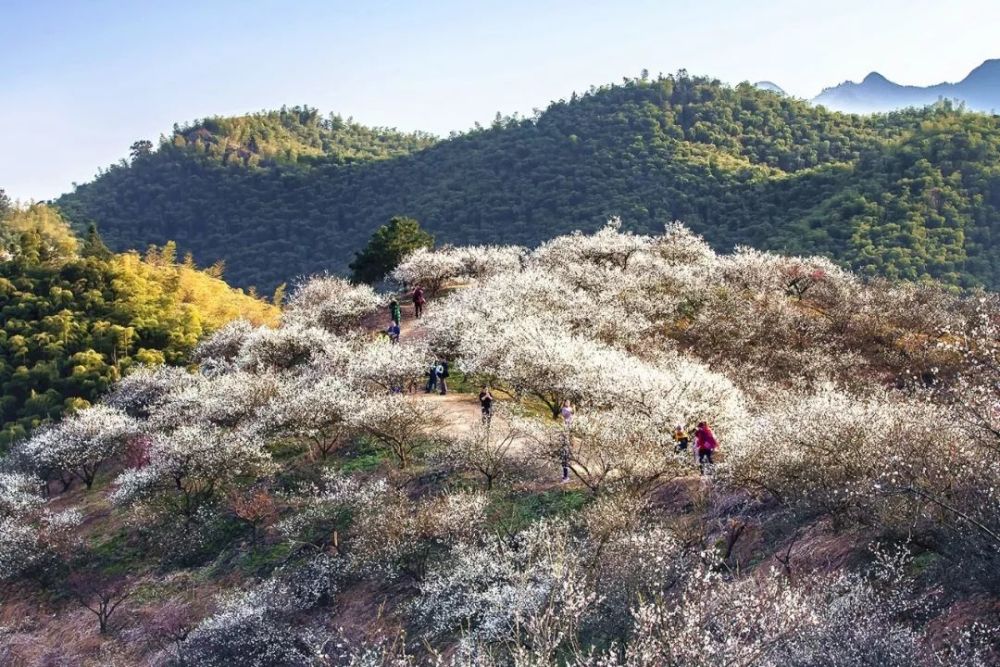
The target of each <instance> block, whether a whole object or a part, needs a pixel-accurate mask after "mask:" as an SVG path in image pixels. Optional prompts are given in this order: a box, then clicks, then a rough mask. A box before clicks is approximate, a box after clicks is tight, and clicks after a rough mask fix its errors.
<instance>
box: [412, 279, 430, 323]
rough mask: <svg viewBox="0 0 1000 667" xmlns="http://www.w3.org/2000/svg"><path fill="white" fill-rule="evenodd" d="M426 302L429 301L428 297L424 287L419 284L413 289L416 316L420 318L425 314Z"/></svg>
mask: <svg viewBox="0 0 1000 667" xmlns="http://www.w3.org/2000/svg"><path fill="white" fill-rule="evenodd" d="M425 303H427V297H425V296H424V288H423V287H421V286H420V285H417V288H416V289H414V290H413V314H414V316H415V317H417V318H419V317H420V316H422V315H423V314H424V304H425Z"/></svg>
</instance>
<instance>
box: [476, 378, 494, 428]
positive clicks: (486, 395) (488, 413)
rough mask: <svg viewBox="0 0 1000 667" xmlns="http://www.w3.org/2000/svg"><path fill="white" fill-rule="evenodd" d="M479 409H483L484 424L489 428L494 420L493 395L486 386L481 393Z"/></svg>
mask: <svg viewBox="0 0 1000 667" xmlns="http://www.w3.org/2000/svg"><path fill="white" fill-rule="evenodd" d="M479 407H481V408H482V409H483V424H485V425H486V426H489V425H490V421H491V420H492V419H493V394H491V393H490V388H489V387H487V386H484V387H483V390H482V391H481V392H479Z"/></svg>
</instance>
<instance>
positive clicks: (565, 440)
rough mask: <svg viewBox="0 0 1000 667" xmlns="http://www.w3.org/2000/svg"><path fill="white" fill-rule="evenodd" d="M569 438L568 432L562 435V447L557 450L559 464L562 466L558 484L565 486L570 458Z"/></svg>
mask: <svg viewBox="0 0 1000 667" xmlns="http://www.w3.org/2000/svg"><path fill="white" fill-rule="evenodd" d="M569 438H570V436H569V431H566V432H565V433H563V434H562V447H560V448H559V463H560V464H561V465H562V479H561V480H559V483H560V484H565V483H567V482H568V481H569V459H570V456H572V452H571V450H570V439H569Z"/></svg>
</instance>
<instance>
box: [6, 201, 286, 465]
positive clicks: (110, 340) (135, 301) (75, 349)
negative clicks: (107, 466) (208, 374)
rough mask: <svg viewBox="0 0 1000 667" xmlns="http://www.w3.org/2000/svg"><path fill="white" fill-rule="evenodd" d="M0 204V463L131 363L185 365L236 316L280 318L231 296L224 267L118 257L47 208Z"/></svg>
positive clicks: (155, 255) (169, 252)
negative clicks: (213, 333)
mask: <svg viewBox="0 0 1000 667" xmlns="http://www.w3.org/2000/svg"><path fill="white" fill-rule="evenodd" d="M2 194H3V193H2V191H0V196H2ZM0 203H3V204H4V206H2V207H0V324H2V328H3V331H2V332H0V388H2V391H3V398H2V399H0V454H2V453H3V452H4V451H5V450H6V449H7V447H8V446H9V445H10V444H11V443H12V442H13V441H15V440H17V439H18V438H19V437H22V436H24V435H25V434H27V433H28V432H30V431H31V430H32V429H33V428H35V427H37V426H39V425H40V424H43V423H46V422H50V421H54V420H58V419H59V417H60V416H61V415H62V414H63V412H64V411H66V410H76V409H80V408H84V407H86V406H88V405H89V404H90V403H92V402H93V401H94V400H96V399H97V397H98V396H100V395H101V394H103V393H104V392H105V391H106V390H107V389H108V387H109V386H110V385H111V384H112V383H113V382H114V381H115V380H117V379H118V378H119V377H121V375H122V374H123V373H125V372H127V371H128V370H129V369H130V368H132V367H134V366H137V365H159V364H163V363H165V362H166V363H172V364H182V363H186V362H187V357H188V355H189V353H190V352H191V350H192V349H194V346H195V345H196V344H197V343H198V341H199V340H200V339H201V337H202V336H203V335H205V334H207V333H210V332H211V331H214V330H215V329H217V328H219V327H220V326H222V325H223V324H225V323H227V322H229V321H230V320H233V319H236V318H246V319H249V320H251V321H253V322H256V323H258V324H266V323H274V322H276V321H277V317H278V309H277V308H275V307H274V306H272V305H270V304H268V303H264V302H263V301H261V300H259V299H256V298H254V297H253V296H250V295H247V294H244V293H243V291H242V290H234V289H232V288H230V287H229V286H228V285H226V284H225V283H224V282H223V281H222V280H220V278H219V276H220V268H221V267H218V266H216V267H213V268H211V269H209V270H207V271H200V270H198V269H197V267H195V265H194V263H193V260H191V259H190V258H189V257H188V258H186V259H184V260H181V261H179V260H178V259H177V257H176V247H175V245H174V244H172V243H168V244H165V245H164V247H162V248H155V247H154V248H150V249H148V250H147V252H146V253H145V255H144V256H140V255H139V254H138V253H135V252H130V253H125V254H119V255H115V254H112V253H111V252H110V251H109V250H108V249H107V247H106V246H105V245H104V243H103V242H102V240H101V238H100V236H99V235H98V234H97V232H96V230H94V229H91V230H90V231H89V233H88V234H86V235H85V236H84V238H83V239H78V238H77V237H76V236H75V235H74V234H73V233H72V231H71V230H70V229H69V226H68V225H67V224H66V223H65V222H64V221H63V220H62V219H61V218H60V216H59V215H58V213H56V212H55V211H53V210H52V209H51V208H48V207H46V206H44V205H41V204H36V205H33V206H30V207H28V208H24V209H15V208H13V207H11V206H10V205H9V202H7V201H3V202H0Z"/></svg>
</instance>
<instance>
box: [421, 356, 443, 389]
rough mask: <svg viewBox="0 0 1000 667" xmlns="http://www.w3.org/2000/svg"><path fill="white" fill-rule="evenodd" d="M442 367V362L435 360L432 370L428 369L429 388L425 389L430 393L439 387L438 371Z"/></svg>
mask: <svg viewBox="0 0 1000 667" xmlns="http://www.w3.org/2000/svg"><path fill="white" fill-rule="evenodd" d="M440 368H441V366H440V364H438V362H436V361H435V362H434V363H433V364H431V367H430V370H428V371H427V389H425V390H424V391H426V392H427V393H428V394H429V393H431V392H432V391H434V390H435V389H437V383H438V372H439V370H438V369H440Z"/></svg>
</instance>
